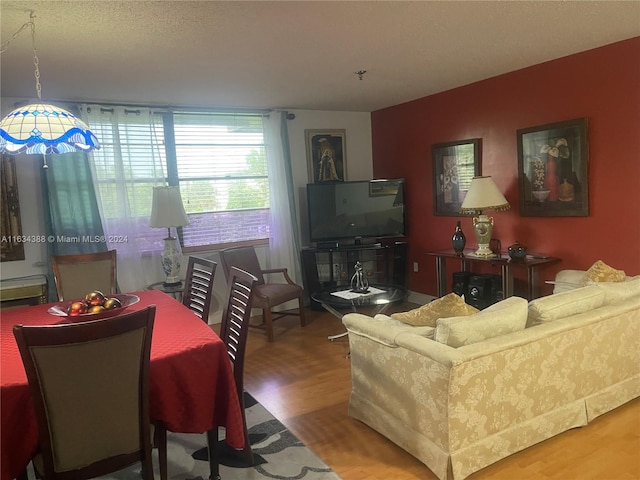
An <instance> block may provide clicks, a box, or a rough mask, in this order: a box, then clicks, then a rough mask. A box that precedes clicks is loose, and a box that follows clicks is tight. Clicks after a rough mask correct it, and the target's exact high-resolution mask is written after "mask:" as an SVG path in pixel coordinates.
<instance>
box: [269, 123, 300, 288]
mask: <svg viewBox="0 0 640 480" xmlns="http://www.w3.org/2000/svg"><path fill="white" fill-rule="evenodd" d="M286 121H287V120H286V112H279V111H273V112H271V113H270V114H269V116H268V118H265V122H264V129H265V143H266V146H267V166H268V171H269V191H270V212H271V215H270V224H269V232H270V235H269V236H270V238H269V251H268V253H267V268H276V267H285V268H287V270H288V273H289V276H290V277H291V278H292V280H293V281H295V282H296V283H298V284H299V285H302V274H301V271H300V246H299V241H298V238H299V236H298V222H297V214H296V208H295V201H294V195H293V179H292V174H291V161H290V155H289V142H288V135H287V124H286Z"/></svg>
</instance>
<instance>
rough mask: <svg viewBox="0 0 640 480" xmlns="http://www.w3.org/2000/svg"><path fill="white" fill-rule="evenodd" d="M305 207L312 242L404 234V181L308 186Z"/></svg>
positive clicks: (356, 241)
mask: <svg viewBox="0 0 640 480" xmlns="http://www.w3.org/2000/svg"><path fill="white" fill-rule="evenodd" d="M307 206H308V209H309V212H308V213H309V240H310V241H311V242H312V243H329V242H343V243H346V242H353V243H356V244H357V243H360V242H361V241H362V240H365V241H367V240H371V239H375V238H381V237H401V236H404V234H405V212H404V179H394V180H386V179H385V180H363V181H354V182H330V183H312V184H308V185H307Z"/></svg>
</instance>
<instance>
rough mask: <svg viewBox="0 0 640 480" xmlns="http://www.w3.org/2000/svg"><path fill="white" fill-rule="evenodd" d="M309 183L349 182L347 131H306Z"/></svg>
mask: <svg viewBox="0 0 640 480" xmlns="http://www.w3.org/2000/svg"><path fill="white" fill-rule="evenodd" d="M304 133H305V138H306V145H307V162H308V167H307V169H308V173H309V183H320V182H345V181H346V180H347V156H346V152H347V145H346V131H345V130H305V131H304Z"/></svg>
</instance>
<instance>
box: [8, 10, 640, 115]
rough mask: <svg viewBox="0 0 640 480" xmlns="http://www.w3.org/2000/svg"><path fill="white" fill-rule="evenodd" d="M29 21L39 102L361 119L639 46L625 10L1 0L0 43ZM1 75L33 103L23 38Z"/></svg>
mask: <svg viewBox="0 0 640 480" xmlns="http://www.w3.org/2000/svg"><path fill="white" fill-rule="evenodd" d="M29 10H34V11H35V14H36V41H37V49H38V57H39V59H40V72H41V83H42V96H43V99H45V100H49V101H52V100H61V99H66V100H91V101H111V102H126V103H150V104H170V105H185V106H209V107H211V106H235V107H239V106H240V107H250V108H253V107H255V108H288V109H316V110H344V111H365V112H366V111H373V110H377V109H380V108H384V107H388V106H392V105H397V104H399V103H403V102H407V101H410V100H414V99H416V98H421V97H424V96H427V95H431V94H434V93H437V92H441V91H444V90H448V89H451V88H455V87H458V86H462V85H466V84H469V83H473V82H476V81H478V80H482V79H486V78H489V77H493V76H496V75H499V74H502V73H505V72H509V71H512V70H516V69H520V68H523V67H526V66H529V65H534V64H538V63H541V62H545V61H548V60H551V59H554V58H559V57H562V56H566V55H570V54H573V53H576V52H580V51H584V50H588V49H591V48H595V47H598V46H602V45H606V44H610V43H613V42H617V41H620V40H623V39H627V38H631V37H636V36H640V1H638V0H634V1H626V2H625V1H562V2H558V1H453V0H450V1H394V2H384V1H356V2H344V1H307V2H295V1H255V2H245V1H212V0H211V1H204V0H203V1H107V0H97V1H87V0H77V1H56V0H47V1H28V0H23V1H11V0H2V1H1V2H0V12H1V33H2V43H3V45H4V43H5V42H6V41H7V40H9V39H10V38H11V36H12V35H13V34H14V32H16V31H17V30H18V29H19V28H20V26H21V25H22V24H23V23H24V22H26V21H27V20H28V18H29ZM621 61H629V59H621ZM636 61H639V60H638V59H636ZM1 69H2V72H1V73H2V76H1V81H2V83H1V94H2V96H3V97H34V96H35V80H34V67H33V53H32V46H31V39H30V34H29V31H28V30H27V31H25V32H23V33H22V34H21V35H20V36H19V37H17V38H16V39H15V40H13V41H12V42H11V43H10V44H9V46H8V47H7V49H6V51H5V52H4V53H3V54H2V57H1ZM357 70H366V71H367V73H366V74H365V75H364V78H363V80H359V79H358V76H357V75H356V74H355V72H356V71H357ZM555 74H556V75H562V72H555Z"/></svg>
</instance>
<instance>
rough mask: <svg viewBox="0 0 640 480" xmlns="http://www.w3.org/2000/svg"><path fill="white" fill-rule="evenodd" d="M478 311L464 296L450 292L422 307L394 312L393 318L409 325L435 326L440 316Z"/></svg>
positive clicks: (452, 315)
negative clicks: (466, 301)
mask: <svg viewBox="0 0 640 480" xmlns="http://www.w3.org/2000/svg"><path fill="white" fill-rule="evenodd" d="M477 312H478V309H477V308H475V307H472V306H471V305H469V304H467V303H465V301H464V299H463V298H462V297H460V296H459V295H457V294H455V293H450V294H448V295H445V296H444V297H441V298H438V299H437V300H434V301H432V302H429V303H427V304H426V305H423V306H422V307H419V308H414V309H413V310H409V311H407V312H398V313H392V314H391V318H394V319H396V320H400V321H401V322H403V323H406V324H409V325H414V326H421V327H423V326H426V327H435V326H436V320H438V319H439V318H446V317H459V316H466V315H472V314H474V313H477Z"/></svg>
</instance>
